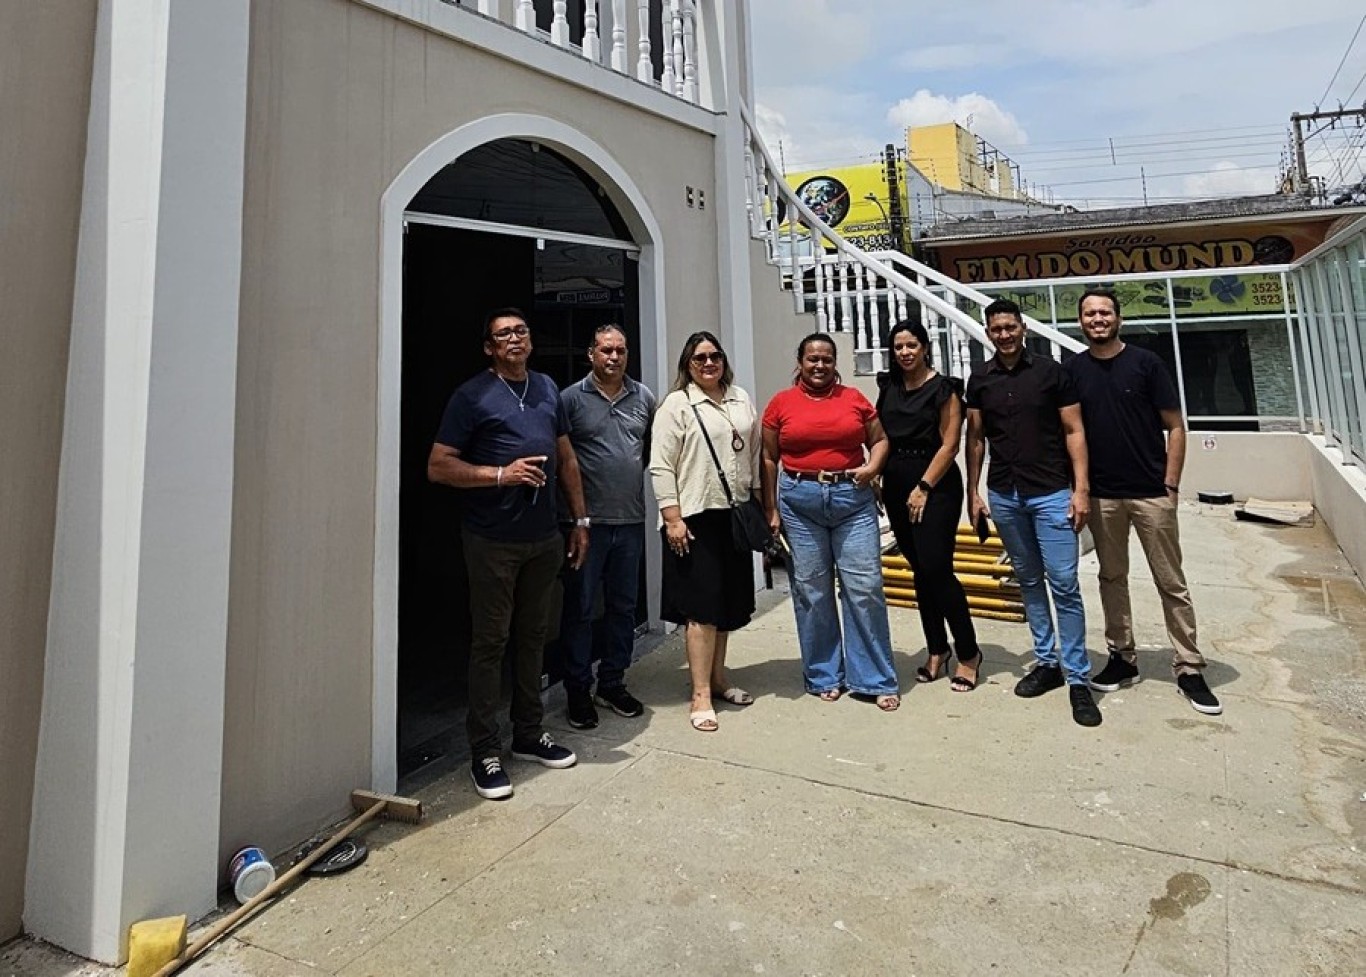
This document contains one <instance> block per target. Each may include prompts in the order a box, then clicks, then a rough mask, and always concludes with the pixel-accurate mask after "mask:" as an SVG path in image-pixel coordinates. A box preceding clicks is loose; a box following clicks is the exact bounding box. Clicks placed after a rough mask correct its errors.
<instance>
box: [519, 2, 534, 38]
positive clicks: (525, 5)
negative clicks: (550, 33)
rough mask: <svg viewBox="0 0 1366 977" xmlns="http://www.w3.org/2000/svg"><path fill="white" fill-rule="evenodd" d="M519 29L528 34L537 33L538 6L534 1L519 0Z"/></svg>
mask: <svg viewBox="0 0 1366 977" xmlns="http://www.w3.org/2000/svg"><path fill="white" fill-rule="evenodd" d="M517 29H518V30H519V31H526V32H527V33H528V34H534V33H535V32H536V4H534V3H533V2H532V0H517Z"/></svg>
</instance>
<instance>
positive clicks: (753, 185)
mask: <svg viewBox="0 0 1366 977" xmlns="http://www.w3.org/2000/svg"><path fill="white" fill-rule="evenodd" d="M758 175H759V174H758V171H757V170H756V169H755V166H754V142H753V140H750V139H746V140H745V218H746V219H747V220H748V221H749V236H750V237H758V236H759V235H758V233H757V231H758V228H757V227H756V225H755V221H754V210H755V207H754V204H755V199H754V198H755V197H756V196H757V195H758V188H759V180H758Z"/></svg>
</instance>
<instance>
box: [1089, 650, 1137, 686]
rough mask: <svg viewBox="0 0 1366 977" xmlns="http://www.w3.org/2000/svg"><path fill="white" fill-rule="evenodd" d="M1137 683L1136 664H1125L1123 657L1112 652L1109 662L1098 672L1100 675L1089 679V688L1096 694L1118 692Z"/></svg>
mask: <svg viewBox="0 0 1366 977" xmlns="http://www.w3.org/2000/svg"><path fill="white" fill-rule="evenodd" d="M1137 681H1138V664H1137V663H1136V662H1135V663H1130V662H1127V661H1125V660H1124V656H1123V655H1120V654H1117V653H1116V652H1113V651H1112V652H1110V660H1109V661H1108V662H1107V663H1106V665H1105V667H1104V668H1102V669H1101V670H1100V674H1099V675H1097V676H1096V677H1095V678H1093V679H1091V688H1093V689H1095V690H1096V691H1097V692H1118V691H1119V690H1120V689H1122V688H1124V687H1125V686H1129V685H1133V684H1134V683H1135V682H1137Z"/></svg>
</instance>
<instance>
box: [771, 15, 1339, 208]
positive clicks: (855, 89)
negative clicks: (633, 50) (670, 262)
mask: <svg viewBox="0 0 1366 977" xmlns="http://www.w3.org/2000/svg"><path fill="white" fill-rule="evenodd" d="M749 6H750V9H751V11H752V14H751V16H752V25H751V26H752V34H753V38H752V42H753V49H754V58H755V66H754V78H755V101H756V103H757V105H756V114H757V117H758V118H759V120H760V127H761V129H762V130H763V132H764V135H765V139H766V141H767V142H768V143H769V147H770V149H772V150H773V151H774V152H775V155H776V153H777V152H778V148H779V146H778V144H779V142H780V141H781V144H782V154H783V157H784V158H785V160H786V163H787V165H788V168H789V169H790V170H796V169H812V168H820V167H825V166H832V165H838V164H840V163H850V162H857V161H860V160H862V159H871V158H872V156H873V155H874V154H875V153H877V152H878V151H879V150H880V148H881V147H882V146H883V145H884V144H885V143H888V142H893V143H897V144H900V145H904V135H903V130H904V129H905V127H906V126H907V125H920V124H930V123H934V122H945V121H951V120H952V121H958V122H963V121H965V120H966V119H967V118H968V117H969V116H971V120H972V129H973V130H974V131H975V132H976V133H977V134H978V135H980V136H983V137H984V138H986V139H987V140H988V141H990V142H992V143H993V144H995V145H996V147H997V148H998V149H1000V150H1002V151H1003V152H1005V153H1006V154H1007V155H1009V156H1011V157H1012V158H1013V159H1015V160H1016V161H1017V162H1018V163H1020V165H1021V167H1022V169H1023V176H1024V178H1025V179H1026V180H1027V181H1029V183H1030V185H1031V187H1032V186H1034V185H1036V184H1037V185H1040V186H1043V187H1048V188H1050V189H1051V192H1052V194H1053V195H1054V197H1055V198H1056V199H1058V200H1060V201H1061V200H1066V201H1068V202H1073V203H1077V204H1080V205H1082V206H1092V207H1096V206H1105V205H1114V204H1127V203H1133V204H1137V203H1141V202H1142V194H1143V186H1142V182H1141V178H1140V166H1141V167H1142V169H1143V171H1144V172H1145V174H1146V178H1147V192H1148V195H1149V199H1150V200H1151V201H1153V202H1157V201H1159V200H1166V199H1190V198H1197V197H1208V196H1221V195H1227V194H1232V193H1271V192H1274V190H1275V188H1276V177H1277V173H1278V169H1279V162H1280V157H1281V152H1282V150H1283V148H1284V147H1285V146H1286V144H1287V139H1286V133H1287V131H1288V126H1289V118H1290V113H1291V112H1294V111H1300V112H1308V111H1311V110H1312V109H1313V108H1314V106H1315V105H1316V104H1317V103H1319V101H1320V99H1322V102H1323V107H1324V108H1336V107H1337V104H1338V101H1339V100H1345V99H1346V98H1347V97H1348V95H1349V93H1350V92H1352V90H1353V88H1354V87H1356V86H1358V84H1359V83H1360V87H1358V88H1357V91H1356V94H1355V96H1354V97H1353V98H1352V104H1355V105H1358V106H1360V105H1361V104H1362V103H1363V102H1366V30H1363V31H1362V32H1361V36H1360V37H1358V38H1357V40H1356V43H1355V45H1354V46H1353V47H1352V48H1351V51H1350V54H1349V55H1348V57H1347V59H1346V61H1345V62H1344V63H1343V64H1342V68H1341V70H1340V72H1339V73H1338V77H1337V79H1336V81H1335V82H1334V83H1333V85H1332V88H1331V90H1330V91H1329V92H1328V93H1327V97H1324V95H1325V88H1326V87H1327V86H1328V83H1329V79H1330V77H1332V75H1333V73H1334V69H1335V68H1337V66H1338V64H1339V62H1340V61H1342V59H1343V54H1344V52H1346V51H1347V50H1348V41H1349V40H1350V39H1351V38H1352V35H1353V32H1354V31H1355V30H1356V29H1357V27H1358V25H1359V23H1360V22H1361V19H1362V16H1363V14H1366V4H1363V3H1362V0H1013V2H1003V0H948V2H943V3H929V2H926V0H750V4H749ZM1111 139H1113V140H1114V142H1115V147H1116V154H1115V159H1116V161H1117V163H1116V164H1112V163H1111V161H1110V157H1109V141H1110V140H1111ZM1309 149H1310V160H1311V166H1310V169H1311V171H1312V172H1315V173H1318V174H1320V175H1323V176H1325V177H1326V178H1327V179H1328V181H1329V183H1330V184H1332V183H1340V182H1347V181H1348V180H1352V181H1354V180H1356V179H1359V178H1360V177H1361V175H1362V172H1363V167H1366V129H1362V130H1360V131H1357V130H1355V129H1342V128H1339V129H1336V130H1333V131H1329V132H1325V133H1323V134H1321V135H1319V136H1316V137H1315V138H1314V139H1313V140H1311V142H1310V143H1309Z"/></svg>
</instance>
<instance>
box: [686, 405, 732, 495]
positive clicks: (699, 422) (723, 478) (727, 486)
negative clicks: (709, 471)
mask: <svg viewBox="0 0 1366 977" xmlns="http://www.w3.org/2000/svg"><path fill="white" fill-rule="evenodd" d="M689 406H690V407H692V412H693V413H694V414H696V415H697V426H698V427H700V428H701V429H702V440H703V441H705V442H707V450H708V451H710V452H711V460H712V461H713V462H714V463H715V464H716V474H717V477H719V478H720V479H721V488H722V489H724V490H725V493H726V502H727V503H728V504H729V505H731V506H734V505H735V497H734V496H733V495H731V494H730V482H728V481H726V473H725V472H724V471H722V470H721V459H720V457H719V456H718V455H717V454H716V445H714V444H712V443H711V435H710V434H709V433H707V425H705V424H703V423H702V412H701V411H700V410H698V409H697V405H696V404H693V403H689Z"/></svg>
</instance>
